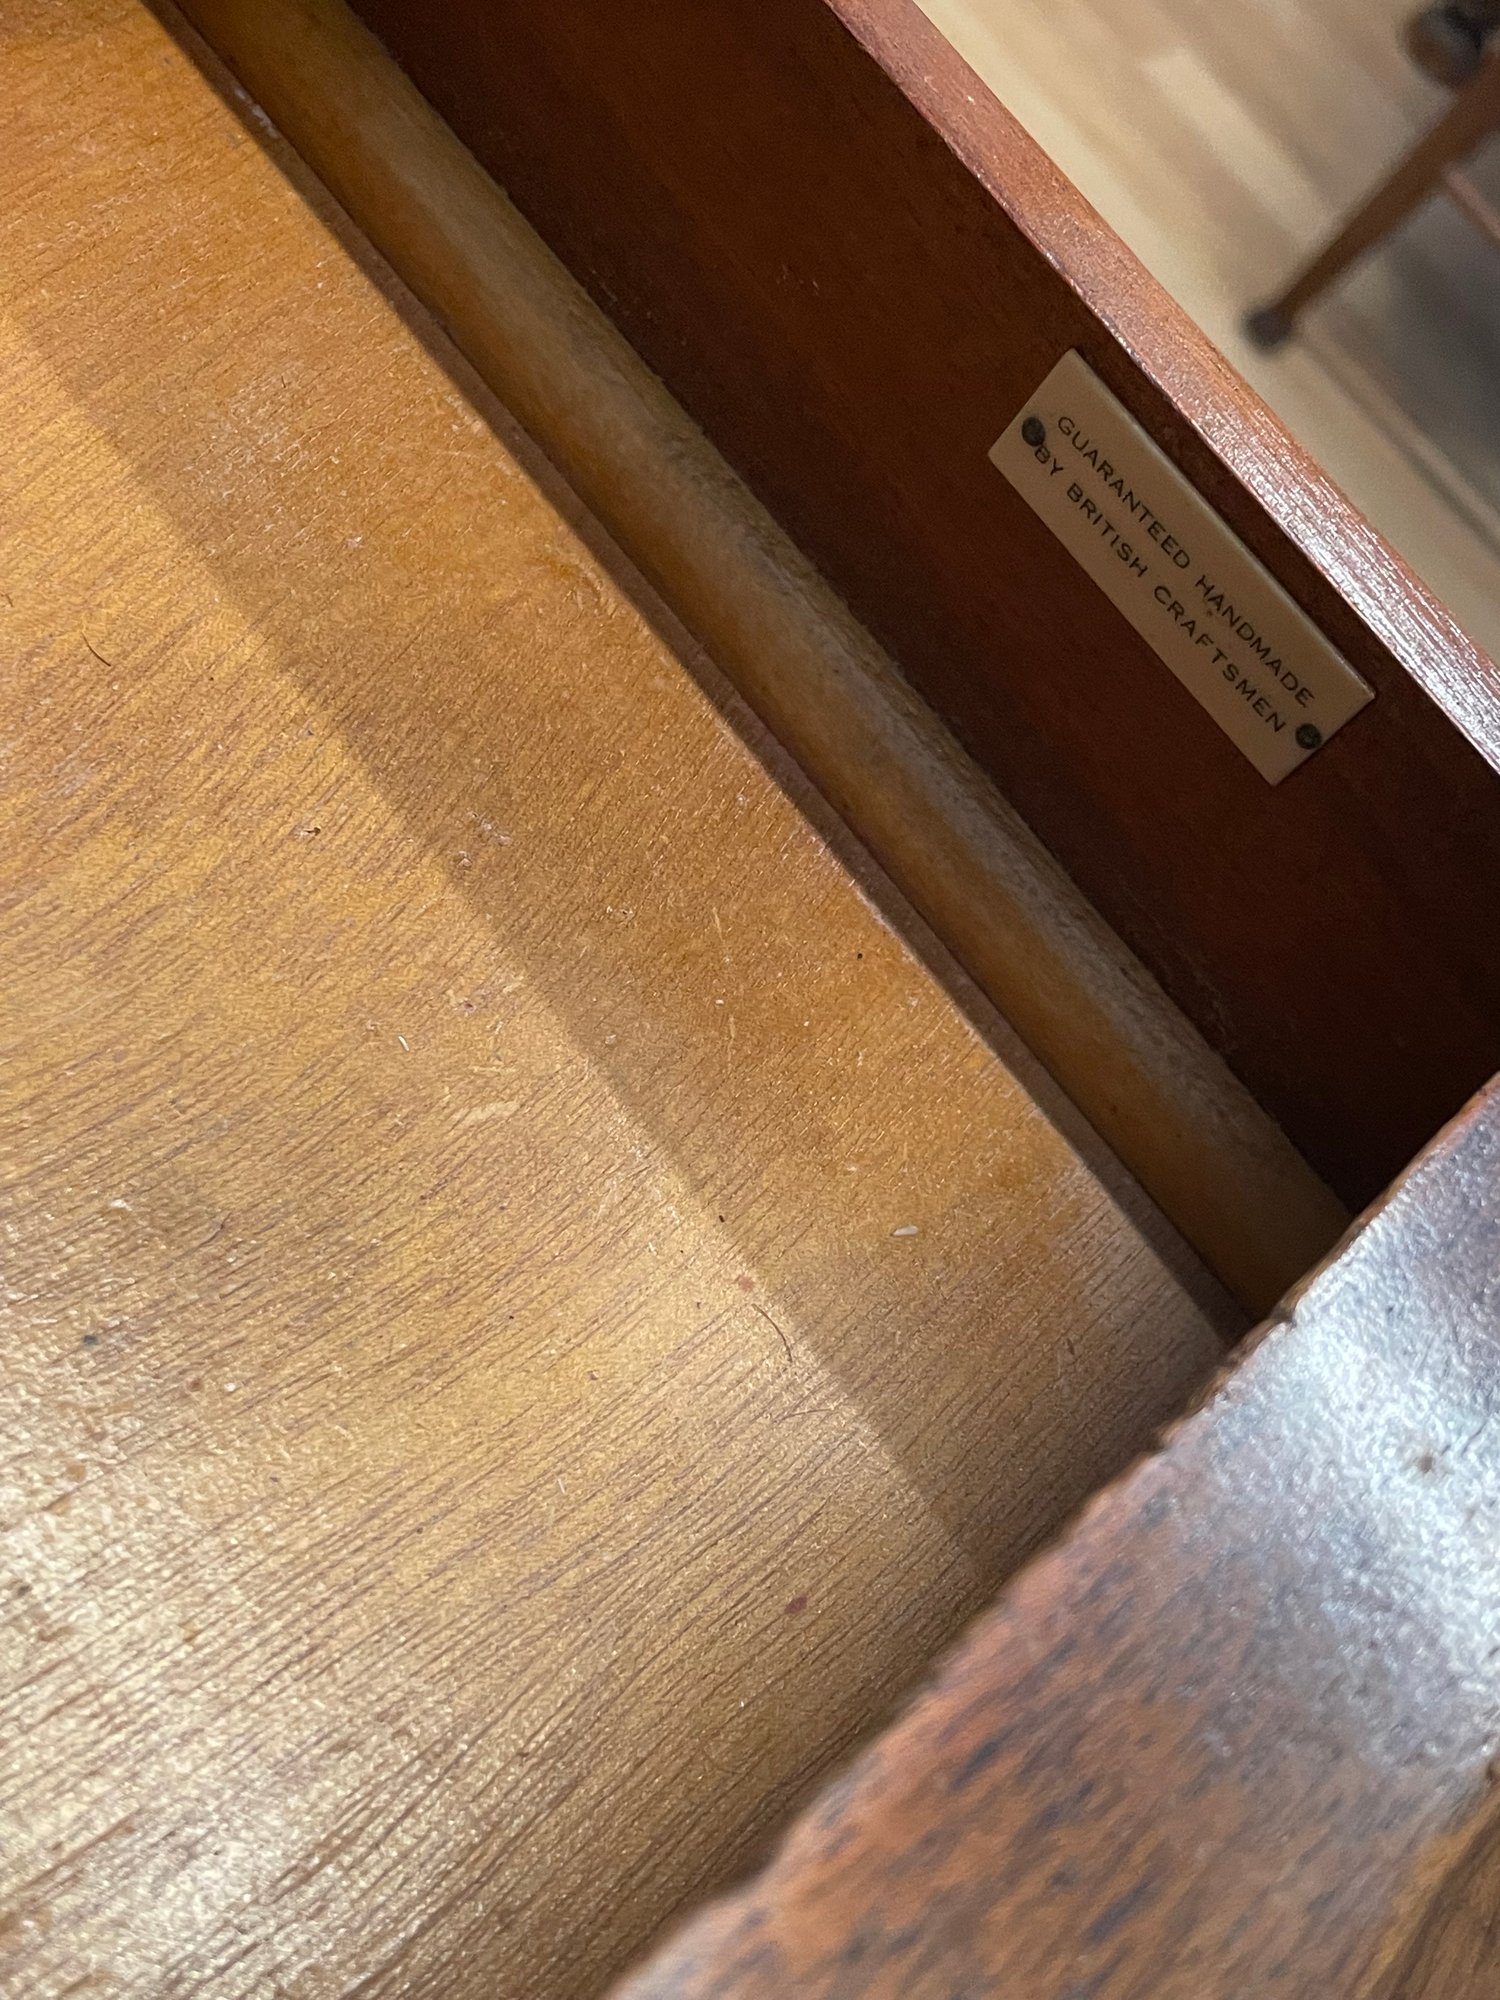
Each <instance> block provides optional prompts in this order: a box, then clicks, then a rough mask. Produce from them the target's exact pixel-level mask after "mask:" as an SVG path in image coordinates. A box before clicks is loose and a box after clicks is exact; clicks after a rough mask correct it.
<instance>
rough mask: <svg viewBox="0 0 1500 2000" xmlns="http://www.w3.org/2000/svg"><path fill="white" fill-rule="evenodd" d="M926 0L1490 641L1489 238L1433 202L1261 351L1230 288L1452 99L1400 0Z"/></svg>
mask: <svg viewBox="0 0 1500 2000" xmlns="http://www.w3.org/2000/svg"><path fill="white" fill-rule="evenodd" d="M924 4H925V6H926V9H927V12H928V13H929V14H930V15H931V17H932V18H933V20H934V21H936V22H937V24H938V26H939V27H941V28H942V29H943V31H944V32H945V33H946V34H947V35H948V36H949V38H950V39H951V40H952V41H953V42H954V43H955V44H956V45H957V46H958V47H959V49H961V50H962V52H963V53H964V55H965V56H966V57H967V58H968V60H969V61H970V62H971V63H972V64H973V65H974V67H975V68H976V69H977V70H978V71H979V73H980V74H981V75H982V76H983V77H984V78H985V80H986V82H987V83H988V84H989V85H990V87H991V88H992V89H993V90H994V91H995V92H996V94H997V95H998V96H999V97H1000V98H1001V100H1002V101H1003V102H1004V103H1005V104H1006V105H1007V106H1008V107H1009V108H1010V110H1011V111H1012V112H1014V113H1015V115H1016V116H1017V117H1018V118H1019V119H1020V120H1021V122H1022V123H1023V124H1024V125H1025V126H1026V127H1027V129H1028V130H1029V131H1030V132H1031V133H1032V134H1033V136H1034V137H1035V138H1036V139H1038V140H1039V141H1040V143H1041V144H1042V145H1043V146H1045V148H1046V149H1047V151H1048V152H1049V153H1050V154H1051V155H1052V157H1053V158H1054V159H1055V160H1056V161H1057V163H1058V165H1059V166H1061V167H1062V169H1063V171H1064V172H1065V173H1067V174H1068V175H1069V176H1070V178H1071V179H1072V180H1074V181H1075V182H1076V183H1077V185H1078V186H1079V187H1080V188H1081V189H1082V190H1083V192H1084V193H1085V194H1086V195H1087V196H1088V198H1089V199H1090V200H1091V201H1092V202H1093V203H1094V204H1095V206H1096V207H1097V208H1098V209H1099V210H1100V211H1101V213H1102V214H1103V215H1104V216H1105V218H1106V219H1107V220H1108V221H1109V222H1110V223H1111V224H1112V225H1113V226H1114V227H1115V228H1116V229H1117V230H1118V231H1119V232H1120V234H1121V235H1122V236H1123V237H1124V238H1125V240H1126V241H1127V242H1128V243H1129V244H1130V246H1131V248H1132V249H1134V250H1135V252H1136V253H1137V255H1138V256H1140V257H1141V258H1142V260H1143V261H1144V262H1145V263H1146V265H1147V266H1148V267H1149V268H1150V269H1151V271H1152V272H1153V273H1154V274H1155V275H1156V277H1158V278H1159V279H1160V280H1161V281H1162V283H1164V284H1165V285H1166V286H1167V288H1168V289H1169V290H1170V291H1171V292H1172V293H1173V294H1174V296H1175V297H1176V298H1177V299H1178V300H1179V301H1180V302H1181V303H1182V304H1183V305H1184V306H1185V307H1186V308H1187V309H1188V311H1189V312H1191V313H1192V315H1193V317H1194V318H1195V319H1196V320H1197V321H1198V323H1199V324H1200V325H1201V326H1202V327H1203V328H1204V329H1205V331H1206V332H1207V333H1208V334H1209V335H1210V336H1211V337H1212V338H1213V339H1214V340H1215V341H1216V342H1217V343H1218V345H1219V346H1220V347H1221V348H1222V349H1223V350H1224V352H1225V353H1226V354H1228V356H1229V357H1230V359H1231V360H1232V361H1233V362H1234V363H1235V365H1236V367H1238V368H1239V369H1240V370H1241V372H1242V373H1243V374H1244V375H1245V376H1246V377H1247V378H1248V379H1249V380H1250V381H1251V382H1252V383H1253V384H1254V386H1255V387H1256V388H1257V389H1258V390H1259V391H1260V393H1261V394H1262V395H1263V396H1264V397H1265V398H1266V400H1267V401H1268V402H1269V403H1270V404H1271V406H1272V407H1273V408H1274V409H1275V410H1276V411H1277V413H1278V414H1279V415H1280V416H1281V418H1282V420H1283V421H1284V422H1285V423H1286V424H1287V426H1288V428H1289V429H1291V430H1292V431H1293V432H1294V433H1295V434H1296V436H1297V437H1299V438H1300V439H1301V440H1302V442H1303V443H1304V444H1306V445H1307V446H1308V448H1309V449H1310V450H1311V451H1313V453H1314V454H1315V455H1316V456H1317V457H1318V458H1319V459H1320V460H1321V461H1322V463H1323V464H1324V465H1325V466H1326V467H1327V468H1328V470H1329V471H1330V472H1331V473H1332V474H1333V475H1334V477H1335V478H1336V479H1337V480H1338V481H1339V482H1340V484H1341V485H1342V486H1343V487H1344V488H1345V490H1346V491H1347V492H1348V493H1349V494H1350V495H1351V497H1352V498H1353V499H1354V500H1355V501H1356V502H1357V503H1358V505H1359V506H1360V507H1361V508H1363V510H1364V511H1365V513H1366V514H1368V515H1369V517H1370V519H1371V520H1372V521H1373V522H1374V523H1375V525H1376V526H1377V527H1378V528H1379V529H1380V530H1381V531H1382V532H1383V533H1384V534H1385V535H1386V536H1387V537H1388V538H1389V539H1390V540H1391V541H1392V542H1393V543H1394V544H1395V545H1396V547H1397V548H1398V549H1400V550H1401V552H1402V553H1403V554H1404V555H1405V556H1406V557H1407V559H1408V560H1409V561H1410V562H1411V563H1412V564H1413V566H1414V567H1415V568H1416V569H1417V570H1418V571H1419V572H1420V573H1421V574H1422V575H1423V577H1424V578H1425V579H1426V580H1427V581H1428V583H1429V584H1431V586H1432V587H1433V588H1434V589H1435V590H1437V591H1438V592H1439V594H1440V595H1441V596H1443V597H1444V598H1445V599H1446V600H1447V602H1448V603H1449V604H1450V605H1451V606H1452V608H1453V610H1454V611H1455V612H1456V613H1457V615H1458V616H1459V617H1460V618H1461V619H1462V620H1463V621H1464V622H1465V623H1466V624H1467V625H1468V627H1469V629H1470V630H1471V632H1472V633H1473V634H1474V636H1475V637H1476V638H1477V639H1478V640H1479V641H1480V643H1481V644H1483V645H1484V646H1486V647H1487V648H1488V650H1489V651H1491V652H1492V653H1493V652H1496V651H1500V255H1497V253H1496V252H1495V250H1494V248H1493V247H1492V246H1491V245H1489V244H1486V243H1484V242H1482V241H1480V239H1479V238H1478V236H1477V233H1476V232H1474V231H1473V230H1472V229H1470V228H1469V226H1468V225H1467V224H1465V223H1464V222H1463V221H1462V220H1461V219H1460V218H1459V217H1458V216H1457V215H1456V214H1454V213H1453V211H1452V210H1451V209H1450V208H1449V207H1448V206H1447V205H1446V204H1444V203H1441V202H1436V203H1433V204H1430V205H1429V207H1428V208H1427V209H1426V210H1424V211H1423V212H1422V213H1421V214H1420V215H1418V216H1417V217H1416V218H1414V219H1413V221H1412V222H1411V223H1409V224H1408V225H1407V226H1406V227H1405V228H1404V229H1403V230H1402V231H1401V232H1399V233H1398V235H1397V236H1396V237H1394V238H1392V239H1391V241H1390V243H1389V244H1388V245H1387V246H1384V247H1382V249H1381V250H1379V251H1378V252H1377V253H1376V254H1375V255H1374V256H1373V257H1372V258H1371V259H1370V260H1369V261H1368V262H1367V263H1366V264H1365V265H1364V266H1363V267H1362V268H1361V269H1360V270H1359V271H1357V272H1356V273H1355V274H1353V276H1352V277H1351V278H1350V279H1349V280H1348V281H1346V283H1345V284H1344V285H1343V286H1341V287H1340V288H1339V289H1338V290H1337V291H1336V292H1335V293H1334V294H1332V295H1330V297H1329V299H1328V300H1327V301H1326V302H1325V303H1324V304H1321V305H1320V306H1319V307H1318V308H1317V309H1316V310H1315V311H1314V312H1312V313H1310V314H1309V316H1308V318H1307V320H1306V322H1305V323H1304V326H1303V328H1302V330H1301V331H1300V333H1299V335H1298V338H1297V339H1296V341H1295V342H1294V343H1293V344H1292V345H1291V346H1290V347H1289V348H1288V349H1286V350H1284V351H1283V352H1282V353H1280V354H1277V355H1264V354H1260V353H1258V352H1257V351H1256V350H1255V349H1254V348H1252V347H1251V346H1250V345H1249V343H1248V342H1247V341H1246V340H1245V338H1244V336H1243V334H1242V333H1241V330H1240V319H1241V315H1242V314H1243V312H1244V311H1245V309H1246V307H1247V306H1249V305H1251V304H1254V303H1255V302H1257V301H1258V300H1259V299H1261V298H1264V297H1265V296H1267V295H1269V294H1271V293H1273V292H1274V291H1275V290H1277V289H1278V288H1279V285H1280V283H1281V282H1282V280H1283V279H1284V277H1285V276H1286V275H1287V274H1288V273H1289V271H1290V270H1291V269H1292V268H1294V267H1295V265H1296V264H1297V262H1298V261H1299V259H1300V257H1301V256H1302V254H1303V253H1304V252H1305V251H1306V250H1307V249H1308V248H1309V247H1310V246H1311V245H1312V244H1314V243H1315V242H1316V241H1318V239H1319V238H1320V237H1321V235H1322V234H1323V233H1324V232H1325V231H1326V230H1327V229H1328V228H1329V227H1330V225H1331V224H1332V223H1333V221H1334V220H1335V218H1336V217H1337V216H1339V215H1340V214H1341V213H1342V212H1343V211H1344V210H1345V209H1347V208H1348V207H1349V206H1350V205H1351V204H1352V203H1353V202H1355V201H1357V200H1358V199H1359V198H1360V197H1361V196H1362V195H1363V193H1364V192H1365V191H1366V190H1367V189H1368V188H1369V187H1370V186H1371V184H1372V183H1373V182H1374V181H1375V180H1376V179H1377V178H1378V177H1379V176H1380V175H1381V174H1382V173H1383V172H1385V171H1386V170H1387V169H1388V167H1389V166H1390V165H1391V164H1392V162H1393V161H1394V160H1395V159H1396V158H1398V157H1399V156H1400V154H1401V153H1402V152H1403V151H1404V150H1405V148H1406V147H1407V146H1408V145H1409V144H1410V143H1411V141H1412V139H1413V138H1414V137H1415V136H1416V134H1417V133H1418V132H1420V131H1421V130H1422V129H1423V128H1424V126H1426V125H1427V124H1428V123H1430V122H1431V120H1432V119H1433V118H1434V117H1435V116H1436V115H1437V113H1438V112H1439V111H1440V109H1441V108H1442V106H1443V105H1444V103H1445V102H1446V94H1445V93H1444V92H1443V91H1442V90H1440V89H1439V88H1438V87H1437V86H1436V85H1434V84H1432V83H1430V82H1429V81H1428V80H1427V79H1426V78H1424V77H1423V76H1421V75H1420V74H1419V73H1418V72H1417V71H1416V70H1415V69H1414V68H1413V66H1412V64H1411V62H1410V61H1409V59H1408V58H1407V56H1406V55H1405V53H1404V52H1403V50H1402V48H1401V45H1400V27H1401V23H1402V20H1403V18H1404V17H1405V15H1406V14H1407V13H1408V12H1409V11H1410V4H1409V0H1238V3H1237V4H1235V5H1233V6H1225V5H1224V4H1223V0H924ZM1494 150H1495V151H1496V152H1500V147H1497V148H1495V149H1494ZM1497 169H1500V160H1492V161H1491V162H1489V168H1488V171H1489V173H1490V174H1491V175H1493V173H1494V172H1495V171H1496V170H1497Z"/></svg>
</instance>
